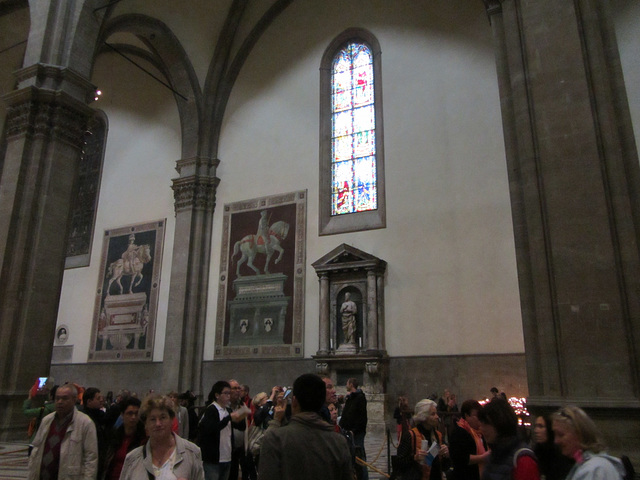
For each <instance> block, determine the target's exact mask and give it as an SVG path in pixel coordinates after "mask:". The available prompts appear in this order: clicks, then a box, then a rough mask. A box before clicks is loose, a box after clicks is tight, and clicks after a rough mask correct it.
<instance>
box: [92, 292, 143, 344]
mask: <svg viewBox="0 0 640 480" xmlns="http://www.w3.org/2000/svg"><path fill="white" fill-rule="evenodd" d="M146 304H147V294H146V293H130V294H125V295H109V296H107V297H106V298H105V299H104V313H105V314H106V325H104V327H103V328H101V329H100V330H99V331H98V336H99V337H100V338H101V339H102V342H103V348H104V347H106V343H107V340H108V341H109V343H110V344H111V346H112V347H113V349H114V350H126V349H127V348H128V346H129V344H130V343H131V340H132V339H133V340H134V343H133V347H132V348H133V349H136V348H138V341H139V340H140V337H141V336H142V335H144V334H145V333H146V331H147V323H148V318H146V316H145V315H144V307H145V305H146Z"/></svg>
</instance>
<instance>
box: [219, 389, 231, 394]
mask: <svg viewBox="0 0 640 480" xmlns="http://www.w3.org/2000/svg"><path fill="white" fill-rule="evenodd" d="M220 395H231V392H230V391H229V390H223V391H221V392H220Z"/></svg>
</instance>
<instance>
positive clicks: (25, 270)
mask: <svg viewBox="0 0 640 480" xmlns="http://www.w3.org/2000/svg"><path fill="white" fill-rule="evenodd" d="M17 76H18V85H19V87H18V90H16V91H14V92H12V93H10V94H8V95H6V96H5V97H4V100H5V101H6V102H7V104H8V110H7V128H6V133H7V150H6V154H5V158H4V168H3V171H2V177H1V178H0V285H1V286H2V287H1V288H0V412H2V414H1V415H0V431H1V432H2V433H1V434H0V440H7V439H10V438H18V437H23V436H24V428H25V420H24V417H23V416H22V412H21V404H22V401H23V400H24V399H25V398H26V394H27V391H28V389H29V387H30V386H31V384H33V382H34V381H35V380H36V379H37V378H38V377H40V376H47V375H48V373H49V367H50V362H51V352H52V349H53V338H54V331H55V326H56V320H57V314H58V302H59V299H60V289H61V288H62V277H63V272H64V262H65V254H66V247H67V245H66V241H67V227H68V225H69V221H70V210H71V201H72V196H73V193H74V188H75V183H76V180H77V177H78V164H79V161H80V158H81V153H82V149H81V146H82V138H83V134H84V131H85V127H86V124H87V120H88V118H89V116H90V112H91V110H90V109H89V107H88V106H87V101H88V100H89V98H92V97H93V92H94V91H95V88H94V87H93V86H92V85H91V84H90V83H89V82H88V81H87V80H86V79H85V78H83V77H81V76H80V75H78V74H76V73H74V72H72V71H71V70H69V69H66V68H62V67H55V66H45V65H34V66H32V67H29V68H26V69H23V70H21V71H20V72H18V75H17Z"/></svg>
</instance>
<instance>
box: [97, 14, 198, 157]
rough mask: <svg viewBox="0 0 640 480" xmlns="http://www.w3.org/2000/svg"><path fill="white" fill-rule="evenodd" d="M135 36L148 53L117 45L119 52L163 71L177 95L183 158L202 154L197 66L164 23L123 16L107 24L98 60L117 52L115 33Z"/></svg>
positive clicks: (135, 46) (131, 46)
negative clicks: (111, 42) (113, 41)
mask: <svg viewBox="0 0 640 480" xmlns="http://www.w3.org/2000/svg"><path fill="white" fill-rule="evenodd" d="M121 32H127V33H131V34H134V35H135V36H136V38H138V39H139V40H140V41H141V42H142V43H144V45H145V46H146V47H147V49H148V50H145V49H143V48H140V47H139V46H137V45H126V44H116V45H114V46H115V47H116V48H117V50H118V51H120V52H122V53H125V54H128V55H132V56H135V57H136V58H138V59H141V60H144V61H145V62H148V63H150V64H151V65H153V66H154V67H155V68H156V69H157V70H159V71H160V72H161V73H162V74H163V75H164V77H165V78H166V82H167V83H168V84H169V85H170V86H171V87H172V88H173V90H174V91H175V92H178V93H177V94H174V98H175V99H176V106H177V107H178V114H179V117H180V127H181V134H182V135H181V137H182V158H192V157H195V156H197V155H198V154H199V153H200V139H201V135H200V133H201V125H202V122H201V119H202V92H201V89H200V85H199V83H198V78H197V76H196V73H195V70H194V68H193V65H192V64H191V62H190V60H189V58H188V56H187V54H186V52H185V50H184V48H183V47H182V45H181V44H180V42H179V41H178V39H177V38H176V36H175V35H174V34H173V32H172V31H171V30H170V29H169V27H167V25H165V24H164V23H163V22H161V21H159V20H157V19H154V18H151V17H148V16H146V15H139V14H131V15H121V16H118V17H115V18H113V19H112V20H110V21H109V22H107V24H106V26H105V29H104V30H103V33H102V35H101V37H100V41H99V48H98V49H97V51H96V56H97V55H100V54H103V53H108V52H113V50H112V49H111V48H109V47H108V46H107V45H106V44H105V42H106V43H108V42H109V38H110V37H111V36H112V35H114V34H115V33H121Z"/></svg>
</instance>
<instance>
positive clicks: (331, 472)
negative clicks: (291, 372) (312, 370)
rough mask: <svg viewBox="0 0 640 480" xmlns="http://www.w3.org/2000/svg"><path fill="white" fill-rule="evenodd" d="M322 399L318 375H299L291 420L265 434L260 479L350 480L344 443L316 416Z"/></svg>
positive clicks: (347, 447)
mask: <svg viewBox="0 0 640 480" xmlns="http://www.w3.org/2000/svg"><path fill="white" fill-rule="evenodd" d="M325 397H326V386H325V384H324V381H323V380H322V379H321V378H320V377H318V376H317V375H314V374H305V375H301V376H300V377H298V378H297V379H296V380H295V382H293V395H292V398H291V413H292V416H291V420H290V421H289V423H288V424H287V425H285V426H282V427H279V428H271V426H270V427H269V429H268V430H267V432H266V433H265V434H264V437H263V440H262V448H261V450H260V467H259V474H258V478H260V480H282V479H289V478H304V479H305V480H353V470H352V465H351V455H350V453H349V446H348V445H347V441H346V440H345V438H344V437H343V436H342V435H340V434H339V433H336V432H335V431H334V429H333V426H332V425H329V424H328V423H327V422H326V421H325V420H324V419H323V418H322V417H321V416H320V415H319V414H318V411H319V410H320V408H321V407H322V405H323V404H324V401H325ZM285 401H286V400H285ZM279 402H282V400H279ZM279 407H281V408H284V406H282V405H279Z"/></svg>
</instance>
